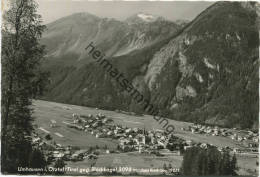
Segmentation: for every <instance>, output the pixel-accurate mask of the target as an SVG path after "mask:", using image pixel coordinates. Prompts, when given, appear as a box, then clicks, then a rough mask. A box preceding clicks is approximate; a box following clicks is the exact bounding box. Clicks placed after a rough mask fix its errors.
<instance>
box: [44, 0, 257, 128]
mask: <svg viewBox="0 0 260 177" xmlns="http://www.w3.org/2000/svg"><path fill="white" fill-rule="evenodd" d="M257 8H258V4H257V3H254V2H216V3H215V4H213V5H212V6H210V7H208V8H207V9H205V10H204V11H203V12H201V13H200V14H199V15H198V16H197V17H196V18H195V19H194V20H192V21H191V22H186V21H183V20H179V21H176V22H171V21H168V20H166V19H164V18H163V17H158V16H153V15H151V14H145V13H138V14H136V15H133V16H131V17H129V18H127V19H126V20H125V21H118V20H115V19H109V18H99V17H97V16H94V15H91V14H88V13H78V14H73V15H71V16H68V17H64V18H61V19H59V20H57V21H54V22H52V23H50V24H48V25H47V30H46V31H45V33H44V34H43V38H42V41H41V42H42V44H44V45H46V50H47V54H46V56H45V57H46V60H45V62H44V63H43V69H44V70H46V71H48V72H50V76H51V77H50V81H51V83H50V85H49V86H48V91H47V92H46V93H45V95H44V96H43V97H42V98H41V99H46V100H50V101H57V102H64V103H70V104H77V105H84V106H92V107H99V108H103V109H110V110H116V109H120V110H125V111H132V112H137V113H142V112H143V111H144V110H142V108H141V107H140V106H139V105H138V104H136V103H135V101H134V100H133V99H132V98H131V96H130V95H129V94H128V93H126V92H125V91H124V90H122V88H121V87H120V86H119V85H118V83H116V82H115V80H113V78H111V77H110V76H109V74H108V73H107V72H106V71H105V70H104V69H103V68H101V67H100V66H98V65H97V64H96V63H95V61H94V60H93V59H92V58H91V57H90V56H89V55H88V53H87V51H86V50H85V48H86V46H87V45H88V44H89V43H90V42H93V43H94V44H95V46H97V48H98V49H99V50H100V51H102V52H103V53H105V54H106V59H107V60H109V61H110V62H111V63H113V65H114V66H115V67H116V68H117V69H118V70H120V71H121V72H122V73H124V76H125V77H126V78H127V79H128V80H129V81H131V82H132V83H133V85H134V86H135V88H137V89H138V91H139V92H141V93H142V94H143V95H144V96H145V97H146V98H147V99H149V100H150V101H151V102H152V103H153V105H156V106H157V107H158V108H159V110H160V115H161V116H165V117H168V118H170V119H176V120H182V121H190V122H197V123H205V124H211V125H219V126H224V127H237V128H243V129H244V128H250V129H257V127H258V58H259V53H258V46H259V42H258V41H259V31H258V29H259V14H258V13H257V12H258V11H257Z"/></svg>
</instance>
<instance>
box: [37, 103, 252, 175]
mask: <svg viewBox="0 0 260 177" xmlns="http://www.w3.org/2000/svg"><path fill="white" fill-rule="evenodd" d="M33 108H34V114H33V115H34V117H35V124H36V125H37V126H38V129H37V131H38V132H39V133H41V134H42V135H45V134H46V133H50V134H51V136H52V137H53V139H54V140H55V141H56V142H57V143H60V144H62V145H74V146H79V147H80V148H81V149H87V148H88V147H90V146H96V145H98V146H99V147H104V146H105V145H107V146H108V148H109V149H115V148H116V146H117V143H116V140H111V139H105V138H103V139H102V138H95V137H94V136H93V135H90V134H89V133H86V132H83V131H79V130H75V129H72V128H68V127H67V126H66V124H64V123H63V121H71V120H72V114H73V113H77V114H81V115H88V114H94V115H95V114H98V113H102V114H104V115H106V116H107V117H109V118H112V119H113V120H114V123H115V124H121V125H124V126H127V127H139V128H145V129H147V130H149V129H150V130H151V129H163V128H162V126H161V125H160V124H159V123H158V122H157V121H156V120H154V119H153V117H152V116H149V115H144V116H131V115H127V114H122V113H117V112H114V111H107V110H100V109H95V108H89V107H82V106H75V105H68V104H61V103H55V102H47V101H41V100H35V101H34V102H33ZM53 120H54V121H56V122H57V125H58V126H57V127H53V128H52V127H50V123H51V121H53ZM169 122H170V124H172V125H174V126H175V134H176V135H177V136H179V137H182V138H183V139H185V140H193V141H195V142H205V143H209V144H213V145H216V146H220V147H224V146H229V147H237V148H238V147H241V146H242V145H241V144H239V143H238V142H236V141H234V140H232V139H230V138H226V137H219V136H214V137H213V136H207V135H203V134H192V133H191V132H188V131H183V130H182V129H181V128H187V127H188V126H189V125H191V123H187V122H180V121H174V120H169ZM116 158H119V159H121V160H120V161H119V162H120V164H121V165H128V166H139V167H140V166H141V167H151V166H154V167H158V168H159V167H162V165H163V163H164V162H165V163H167V164H168V163H171V164H172V166H173V167H176V168H179V167H180V165H181V159H182V157H180V156H172V157H168V156H167V158H157V157H156V158H155V157H152V156H150V157H148V156H146V155H140V154H138V155H135V154H133V153H132V154H131V153H130V154H129V153H127V154H126V153H124V154H106V155H103V156H100V157H99V159H98V160H97V161H96V162H95V163H96V165H100V166H105V165H106V164H111V162H113V159H116ZM256 160H257V157H256V156H251V157H248V156H241V157H240V156H239V157H238V165H239V167H240V170H239V172H240V173H241V174H242V175H250V174H252V173H255V172H254V171H255V169H257V166H256V164H255V163H256ZM115 161H116V160H115ZM88 164H90V162H86V161H83V162H76V163H70V164H69V165H70V166H75V165H78V166H82V167H84V166H87V165H88ZM112 164H113V163H112ZM158 165H159V166H158Z"/></svg>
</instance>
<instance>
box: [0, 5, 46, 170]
mask: <svg viewBox="0 0 260 177" xmlns="http://www.w3.org/2000/svg"><path fill="white" fill-rule="evenodd" d="M36 9H37V4H36V3H35V2H34V1H33V0H12V1H11V2H10V8H9V10H7V11H6V12H5V13H4V15H3V25H2V103H1V104H2V107H1V109H2V110H1V111H2V148H1V149H2V166H1V169H2V172H3V173H17V169H18V168H17V167H18V166H19V167H26V166H29V157H30V154H31V152H32V147H31V138H30V135H31V132H32V130H33V127H32V124H31V121H32V120H33V118H32V116H31V114H32V109H31V108H30V105H31V102H32V100H31V99H32V98H34V97H35V96H36V95H37V94H39V92H42V91H43V87H42V86H43V85H44V84H43V83H44V82H45V79H46V77H45V76H47V74H44V72H42V71H41V70H40V67H39V66H40V62H41V59H42V58H43V54H44V47H43V46H41V45H40V44H39V39H40V37H41V34H42V32H43V30H44V26H43V25H41V19H40V16H39V15H38V14H37V13H36ZM41 77H42V78H41Z"/></svg>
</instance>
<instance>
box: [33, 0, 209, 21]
mask: <svg viewBox="0 0 260 177" xmlns="http://www.w3.org/2000/svg"><path fill="white" fill-rule="evenodd" d="M36 1H37V3H38V4H39V8H38V13H39V14H41V15H42V19H43V23H44V24H47V23H50V22H52V21H55V20H57V19H59V18H61V17H64V16H68V15H71V14H73V13H78V12H88V13H91V14H93V15H96V16H98V17H107V18H115V19H117V20H125V19H126V18H127V17H129V16H131V15H134V14H136V13H140V12H143V13H148V14H153V15H158V16H162V17H164V18H166V19H168V20H172V21H174V20H178V19H185V20H192V19H194V18H195V17H196V16H197V15H198V14H199V13H200V12H202V11H203V10H204V9H205V8H207V7H208V6H210V5H211V4H213V2H206V1H204V2H203V1H174V2H173V1H171V2H169V1H150V2H148V1H87V0H36Z"/></svg>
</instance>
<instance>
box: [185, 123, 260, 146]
mask: <svg viewBox="0 0 260 177" xmlns="http://www.w3.org/2000/svg"><path fill="white" fill-rule="evenodd" d="M184 130H185V129H184ZM187 131H191V132H192V133H200V134H203V133H204V134H208V135H212V136H223V137H230V138H231V139H233V140H237V141H243V140H252V141H254V142H255V143H258V142H259V139H258V133H254V132H252V131H247V134H246V135H244V136H242V135H238V134H237V133H235V132H234V131H231V130H230V129H228V128H220V127H218V126H214V127H212V126H206V125H201V124H194V125H192V126H189V127H188V129H187Z"/></svg>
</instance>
